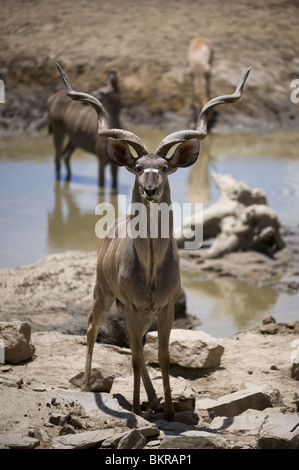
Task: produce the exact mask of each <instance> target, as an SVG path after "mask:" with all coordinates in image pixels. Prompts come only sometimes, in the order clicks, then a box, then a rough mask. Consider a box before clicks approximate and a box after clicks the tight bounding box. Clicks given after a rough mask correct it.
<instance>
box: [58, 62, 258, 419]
mask: <svg viewBox="0 0 299 470" xmlns="http://www.w3.org/2000/svg"><path fill="white" fill-rule="evenodd" d="M58 68H59V70H60V73H61V75H62V78H63V80H64V83H65V87H66V93H67V95H68V96H70V97H71V98H72V99H74V100H81V101H83V102H85V103H90V104H91V105H92V106H93V107H94V109H95V110H96V112H97V114H98V118H99V119H98V130H99V134H100V135H101V136H102V137H105V138H108V140H107V151H108V156H109V158H110V160H111V161H112V162H113V163H115V164H116V165H118V166H125V167H126V169H127V170H129V171H130V172H131V173H133V174H134V175H135V184H134V187H133V192H132V203H134V204H138V207H139V210H140V211H141V209H143V210H142V211H141V213H142V215H143V220H142V221H141V224H143V225H144V226H145V227H146V233H145V236H144V237H141V236H137V237H132V236H130V235H129V232H130V230H129V225H130V223H131V220H132V214H131V215H127V216H125V217H123V218H120V219H118V220H116V221H115V223H114V224H113V225H112V226H111V228H110V230H109V232H108V234H107V236H106V237H105V238H103V239H102V240H101V241H100V244H99V249H98V260H97V278H96V284H95V288H94V303H93V309H92V312H91V314H90V316H89V319H88V329H87V353H86V364H85V372H84V382H83V387H82V388H83V390H90V371H91V362H92V352H93V347H94V344H95V341H96V338H97V334H98V330H99V328H100V326H101V324H102V322H103V320H104V318H105V315H106V313H107V312H108V311H109V309H110V307H111V305H112V303H113V301H114V300H115V299H116V300H117V301H118V303H119V304H120V305H121V306H122V308H123V310H124V314H125V317H126V325H127V335H128V340H129V344H130V347H131V351H132V365H133V372H134V392H133V411H134V412H135V413H137V414H140V412H141V410H140V380H141V377H142V379H143V383H144V386H145V389H146V392H147V395H148V399H149V403H150V406H151V407H152V408H153V409H159V407H160V404H159V401H158V398H157V396H156V393H155V391H154V388H153V385H152V383H151V380H150V378H149V375H148V372H147V369H146V366H145V361H144V356H143V338H144V336H145V334H146V332H147V331H148V329H149V327H150V326H151V324H152V321H153V319H154V317H155V316H157V324H158V341H159V352H158V359H159V364H160V367H161V370H162V377H163V387H164V395H165V405H164V415H165V418H166V419H167V420H170V421H172V420H174V408H173V403H172V398H171V390H170V383H169V351H168V347H169V346H168V345H169V335H170V331H171V327H172V323H173V317H174V305H175V302H176V300H177V298H178V296H179V293H180V289H181V287H180V268H179V254H178V248H177V244H176V240H175V238H174V236H173V225H172V217H171V215H172V214H171V211H170V217H169V220H168V223H169V227H168V228H169V230H168V236H167V237H163V235H162V233H161V223H162V215H161V213H160V217H158V218H157V219H155V220H152V219H151V214H152V212H151V208H152V207H153V206H154V205H155V203H159V205H160V204H162V203H164V204H166V205H167V206H168V207H169V206H170V205H171V197H170V187H169V181H168V175H169V174H171V173H173V172H174V171H176V170H177V169H178V168H180V167H188V166H190V165H192V164H193V163H195V161H196V160H197V157H198V153H199V141H200V140H202V139H203V138H204V137H206V135H207V122H208V118H209V115H210V112H211V111H212V110H213V109H214V108H215V106H217V105H219V104H222V103H233V102H234V101H236V100H237V99H238V98H240V96H241V95H242V90H243V86H244V83H245V80H246V78H247V76H248V73H249V70H248V71H247V72H246V73H245V74H244V76H243V78H242V79H241V81H240V83H239V84H238V86H237V88H236V91H235V93H234V94H232V95H226V96H220V97H218V98H214V99H212V100H210V101H209V103H207V104H206V106H205V107H204V108H203V110H202V111H201V113H200V115H199V118H198V121H197V126H196V129H195V130H183V131H179V132H174V133H172V134H170V135H168V136H167V137H166V138H165V139H164V140H163V141H162V142H161V143H160V145H159V146H158V148H157V150H156V151H155V153H149V151H148V150H147V148H146V146H145V144H144V143H143V142H142V140H141V139H140V138H139V137H137V136H136V135H135V134H133V133H132V132H128V131H126V130H121V129H108V119H107V115H106V113H105V109H104V107H103V105H102V104H101V103H100V102H99V101H98V100H97V99H96V98H95V97H94V96H91V95H88V94H86V93H78V92H76V91H74V90H72V88H71V85H70V83H69V81H68V78H67V76H66V75H65V73H64V72H63V70H62V69H61V68H60V67H59V65H58ZM176 144H179V145H178V146H177V148H176V149H175V151H174V152H173V154H172V155H171V156H170V157H168V156H167V154H168V152H169V150H170V149H171V148H172V147H173V146H174V145H176ZM130 147H132V148H133V149H134V150H135V152H136V153H137V157H134V156H133V155H132V153H131V150H130ZM153 224H154V225H155V226H156V228H158V230H157V232H156V236H155V237H151V233H152V232H150V227H151V228H152V226H153Z"/></svg>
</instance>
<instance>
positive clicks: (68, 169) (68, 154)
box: [63, 141, 75, 181]
mask: <svg viewBox="0 0 299 470" xmlns="http://www.w3.org/2000/svg"><path fill="white" fill-rule="evenodd" d="M74 150H75V146H74V145H73V144H72V143H71V142H70V141H69V142H68V143H67V145H66V147H65V149H64V151H63V158H64V163H65V167H66V181H70V179H71V176H72V173H71V167H70V158H71V155H72V153H73V151H74Z"/></svg>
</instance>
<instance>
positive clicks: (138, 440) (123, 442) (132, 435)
mask: <svg viewBox="0 0 299 470" xmlns="http://www.w3.org/2000/svg"><path fill="white" fill-rule="evenodd" d="M145 444H146V439H145V437H144V436H143V435H142V434H141V432H140V431H138V429H132V430H131V431H129V432H127V433H126V434H125V435H124V436H123V437H122V438H121V439H120V441H119V443H118V446H117V448H118V449H142V448H143V447H144V446H145Z"/></svg>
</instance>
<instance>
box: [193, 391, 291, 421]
mask: <svg viewBox="0 0 299 470" xmlns="http://www.w3.org/2000/svg"><path fill="white" fill-rule="evenodd" d="M281 405H283V402H282V400H281V397H280V394H279V392H278V391H275V390H272V389H270V388H269V387H252V388H249V389H245V390H240V391H239V392H235V393H231V394H229V395H224V396H222V397H220V398H218V399H217V400H213V399H202V400H198V401H197V402H196V409H197V410H200V409H201V410H207V411H208V412H209V414H210V415H211V416H213V417H214V416H227V417H231V416H237V415H239V414H241V413H243V411H246V410H247V409H248V408H252V409H255V410H264V409H265V408H268V407H273V406H281Z"/></svg>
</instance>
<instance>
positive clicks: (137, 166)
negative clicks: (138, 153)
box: [135, 163, 143, 173]
mask: <svg viewBox="0 0 299 470" xmlns="http://www.w3.org/2000/svg"><path fill="white" fill-rule="evenodd" d="M135 170H136V171H137V173H139V172H140V171H142V170H143V168H142V166H141V165H138V163H137V165H135Z"/></svg>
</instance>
